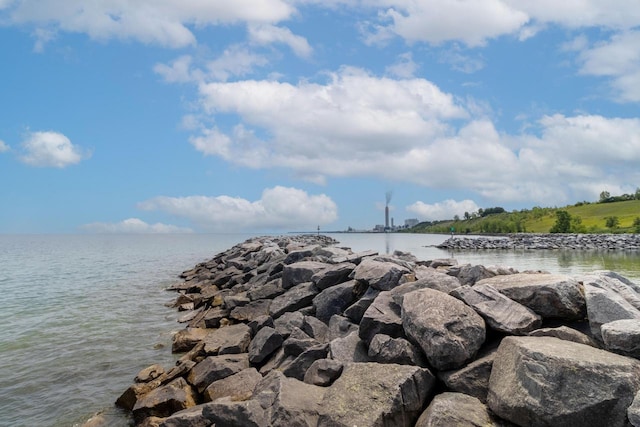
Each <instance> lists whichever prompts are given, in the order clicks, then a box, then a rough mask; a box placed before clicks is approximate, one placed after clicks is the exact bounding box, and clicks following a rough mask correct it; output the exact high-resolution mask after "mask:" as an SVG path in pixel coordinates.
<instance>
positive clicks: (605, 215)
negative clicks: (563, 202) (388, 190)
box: [401, 191, 640, 234]
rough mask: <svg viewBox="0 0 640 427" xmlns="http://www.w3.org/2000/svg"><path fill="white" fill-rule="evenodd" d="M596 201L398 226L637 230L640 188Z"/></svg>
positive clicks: (436, 230)
mask: <svg viewBox="0 0 640 427" xmlns="http://www.w3.org/2000/svg"><path fill="white" fill-rule="evenodd" d="M604 196H607V194H604V195H603V196H601V200H600V201H599V202H578V203H576V204H574V205H571V206H565V207H562V208H558V207H553V208H551V207H547V208H542V207H534V208H532V209H522V210H520V211H513V212H506V211H505V210H504V209H503V208H501V207H492V208H486V209H480V210H478V212H471V213H470V212H465V213H464V215H463V216H462V217H458V216H456V217H454V218H453V219H449V220H442V221H427V222H422V223H420V224H418V225H416V226H414V227H412V228H409V229H405V230H401V231H402V232H409V233H433V234H449V233H451V229H452V228H453V229H454V231H455V233H457V234H512V233H558V234H562V233H578V234H625V233H640V191H639V192H636V196H637V197H638V198H635V197H636V196H631V195H623V196H624V197H623V196H618V197H611V196H607V197H604Z"/></svg>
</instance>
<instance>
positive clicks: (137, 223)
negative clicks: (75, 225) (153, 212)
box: [80, 218, 193, 234]
mask: <svg viewBox="0 0 640 427" xmlns="http://www.w3.org/2000/svg"><path fill="white" fill-rule="evenodd" d="M80 228H81V229H82V230H84V231H87V232H89V233H100V234H102V233H107V234H119V233H126V234H168V233H192V232H193V230H191V229H190V228H183V227H176V226H175V225H167V224H162V223H160V222H157V223H155V224H147V223H146V222H144V221H142V220H141V219H138V218H129V219H125V220H124V221H120V222H116V223H108V222H94V223H91V224H85V225H83V226H81V227H80Z"/></svg>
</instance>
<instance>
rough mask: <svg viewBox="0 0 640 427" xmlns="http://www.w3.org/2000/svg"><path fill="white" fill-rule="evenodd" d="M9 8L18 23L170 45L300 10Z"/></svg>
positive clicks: (124, 4)
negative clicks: (204, 31)
mask: <svg viewBox="0 0 640 427" xmlns="http://www.w3.org/2000/svg"><path fill="white" fill-rule="evenodd" d="M5 7H6V10H7V12H6V13H7V16H8V18H9V19H10V20H11V21H12V22H13V23H16V24H27V23H28V24H34V25H36V26H38V28H43V29H48V30H52V31H56V30H61V31H66V32H76V33H85V34H87V35H89V37H91V38H93V39H98V40H107V39H112V38H118V39H134V40H137V41H140V42H143V43H155V44H159V45H163V46H168V47H184V46H187V45H191V44H194V43H195V42H196V37H195V35H194V34H193V32H192V31H191V30H190V28H189V27H197V28H201V27H205V26H208V25H220V24H233V23H244V22H249V23H277V22H280V21H283V20H286V19H288V18H289V17H291V15H292V14H293V13H294V12H295V9H294V8H293V7H292V6H291V5H290V4H289V2H287V1H285V0H234V1H226V0H209V1H203V0H182V1H179V2H178V1H173V0H121V1H93V2H86V1H84V0H38V1H32V0H19V1H14V2H12V3H9V4H8V5H5Z"/></svg>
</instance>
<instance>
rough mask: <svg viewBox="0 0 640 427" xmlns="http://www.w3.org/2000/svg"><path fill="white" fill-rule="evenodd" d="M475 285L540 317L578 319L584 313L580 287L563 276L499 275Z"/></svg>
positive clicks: (584, 314)
mask: <svg viewBox="0 0 640 427" xmlns="http://www.w3.org/2000/svg"><path fill="white" fill-rule="evenodd" d="M478 285H489V286H492V287H493V288H495V289H496V290H497V291H498V292H500V293H502V294H504V295H505V296H507V297H508V298H511V299H512V300H514V301H516V302H518V303H520V304H522V305H524V306H525V307H528V308H530V309H531V310H533V311H535V312H536V313H537V314H539V315H540V316H542V317H543V318H555V319H565V320H581V319H583V318H584V317H585V316H586V314H587V311H586V303H585V297H584V290H583V289H582V285H581V284H580V283H579V282H578V281H577V280H575V279H573V278H572V277H569V276H565V275H562V274H540V273H517V274H509V275H501V276H495V277H491V278H489V279H483V280H481V281H479V282H478V283H477V284H476V286H478Z"/></svg>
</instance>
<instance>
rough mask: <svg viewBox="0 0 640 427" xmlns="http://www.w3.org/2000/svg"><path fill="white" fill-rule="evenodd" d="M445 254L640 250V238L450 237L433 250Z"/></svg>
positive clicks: (628, 235)
mask: <svg viewBox="0 0 640 427" xmlns="http://www.w3.org/2000/svg"><path fill="white" fill-rule="evenodd" d="M437 247H438V248H440V249H448V250H458V249H460V250H482V249H499V250H503V249H526V250H536V249H548V250H553V249H571V250H574V249H575V250H606V251H612V250H616V251H637V250H640V234H534V233H518V234H508V235H506V236H504V237H459V236H454V237H451V238H449V239H447V240H445V241H444V242H443V243H441V244H440V245H438V246H437Z"/></svg>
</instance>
